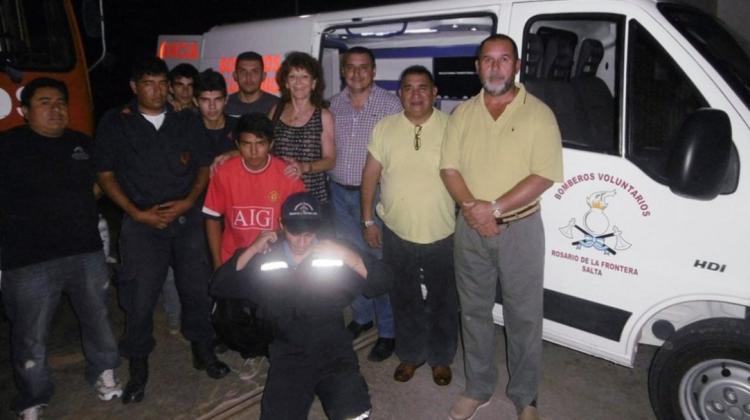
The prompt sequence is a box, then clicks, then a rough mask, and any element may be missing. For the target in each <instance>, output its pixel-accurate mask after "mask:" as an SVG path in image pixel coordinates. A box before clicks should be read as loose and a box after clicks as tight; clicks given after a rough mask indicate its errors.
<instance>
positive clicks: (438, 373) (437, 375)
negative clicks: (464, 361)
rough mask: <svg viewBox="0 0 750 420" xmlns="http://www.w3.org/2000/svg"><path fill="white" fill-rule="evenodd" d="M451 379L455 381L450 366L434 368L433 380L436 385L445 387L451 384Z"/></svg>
mask: <svg viewBox="0 0 750 420" xmlns="http://www.w3.org/2000/svg"><path fill="white" fill-rule="evenodd" d="M451 379H453V373H452V372H451V368H450V366H445V365H436V366H433V367H432V380H433V381H435V383H436V384H438V385H440V386H445V385H448V384H449V383H451Z"/></svg>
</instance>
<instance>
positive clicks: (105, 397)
mask: <svg viewBox="0 0 750 420" xmlns="http://www.w3.org/2000/svg"><path fill="white" fill-rule="evenodd" d="M94 387H95V388H96V393H97V394H98V395H99V399H100V400H102V401H109V400H111V399H112V398H119V397H121V396H122V387H120V384H119V383H118V382H117V378H116V377H115V371H114V370H112V369H107V370H105V371H104V372H102V374H101V375H99V378H98V379H97V380H96V384H95V385H94Z"/></svg>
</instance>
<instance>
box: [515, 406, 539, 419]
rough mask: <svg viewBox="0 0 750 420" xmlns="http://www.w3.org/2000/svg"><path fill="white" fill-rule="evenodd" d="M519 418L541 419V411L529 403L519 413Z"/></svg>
mask: <svg viewBox="0 0 750 420" xmlns="http://www.w3.org/2000/svg"><path fill="white" fill-rule="evenodd" d="M518 420H539V412H538V411H537V409H536V407H534V406H533V405H527V406H526V408H524V409H523V411H521V414H519V415H518Z"/></svg>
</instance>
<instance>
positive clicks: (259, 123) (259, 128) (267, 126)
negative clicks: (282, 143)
mask: <svg viewBox="0 0 750 420" xmlns="http://www.w3.org/2000/svg"><path fill="white" fill-rule="evenodd" d="M242 133H249V134H252V135H254V136H256V137H260V138H263V139H265V140H268V142H269V143H271V142H273V123H272V122H271V119H270V118H268V116H267V115H266V114H263V113H261V112H251V113H249V114H245V115H243V116H242V117H240V118H239V120H237V126H236V127H235V128H234V133H233V134H234V141H235V142H237V143H239V141H240V134H242Z"/></svg>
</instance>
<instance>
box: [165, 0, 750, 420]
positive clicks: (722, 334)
mask: <svg viewBox="0 0 750 420" xmlns="http://www.w3.org/2000/svg"><path fill="white" fill-rule="evenodd" d="M494 33H504V34H508V35H510V36H511V37H512V38H513V39H515V40H516V42H517V43H518V46H519V50H520V54H521V59H522V68H521V72H520V74H519V79H520V80H519V81H520V82H521V83H523V84H524V85H525V86H526V87H527V89H528V90H529V91H530V92H532V93H534V94H535V95H536V96H538V97H539V98H541V99H542V100H543V101H545V102H546V103H547V104H548V105H549V106H550V108H551V109H552V110H553V111H554V112H555V115H556V117H557V120H558V124H559V126H560V129H561V133H562V138H563V146H564V150H563V159H564V174H565V179H564V181H563V182H562V183H559V184H555V185H554V186H553V187H552V188H550V189H549V190H548V191H547V192H546V193H545V194H544V196H543V198H542V216H543V219H544V226H545V230H546V245H545V247H546V249H545V252H546V265H545V295H544V317H545V321H544V338H545V339H546V340H549V341H551V342H554V343H557V344H560V345H563V346H566V347H570V348H572V349H576V350H579V351H581V352H584V353H587V354H591V355H594V356H598V357H601V358H604V359H607V360H610V361H612V362H614V363H618V364H621V365H625V366H632V365H633V363H634V359H635V356H636V353H637V351H638V348H639V346H640V345H641V344H644V345H653V346H658V347H659V350H658V351H657V352H656V355H655V356H654V359H653V361H652V364H651V368H650V371H649V378H648V379H649V394H650V400H651V404H652V407H653V409H654V412H655V414H656V416H657V417H658V418H659V419H670V420H671V419H704V420H708V419H741V418H746V419H747V418H750V309H749V308H750V250H749V249H748V248H745V246H747V245H744V241H745V240H746V239H747V240H750V223H749V222H748V221H747V220H745V217H750V172H749V171H745V170H744V169H745V168H744V167H743V165H742V163H744V162H748V161H750V58H748V55H747V53H746V52H744V51H743V50H742V48H741V47H740V46H739V44H738V42H737V41H736V40H735V39H734V38H733V37H732V35H731V34H730V33H729V32H728V31H727V30H726V29H725V28H724V27H723V26H722V24H721V23H719V22H717V21H716V20H715V18H713V17H711V16H709V15H706V14H704V13H702V12H700V11H698V10H696V9H693V8H691V7H688V6H685V5H681V4H679V3H674V2H661V1H654V0H538V1H533V0H524V1H514V0H464V1H461V2H458V1H453V0H439V1H426V2H417V3H409V4H401V5H389V6H382V7H373V8H366V9H357V10H348V11H341V12H332V13H323V14H317V15H311V16H298V17H291V18H283V19H275V20H266V21H257V22H248V23H237V24H229V25H222V26H218V27H214V28H212V29H211V30H209V31H208V32H206V33H205V34H202V35H193V36H188V37H183V36H163V37H161V38H160V39H159V44H158V45H157V48H158V51H159V54H160V56H162V57H163V58H165V59H166V60H168V61H169V62H171V63H175V62H178V61H189V62H193V63H194V64H195V65H196V66H197V67H199V68H200V69H206V68H209V67H211V68H214V69H215V70H217V71H219V72H222V73H223V74H224V75H225V76H226V78H227V81H228V82H229V84H230V86H231V87H230V90H236V88H237V87H236V84H235V83H234V81H233V80H232V77H231V73H232V71H233V69H234V57H235V56H236V55H237V54H238V53H240V52H242V51H247V50H253V51H256V52H259V53H260V54H262V55H263V57H264V63H265V67H266V71H267V72H268V78H267V79H266V81H265V84H264V88H265V89H266V90H269V91H273V92H278V87H277V86H276V85H275V82H274V80H273V79H274V75H275V72H276V71H277V70H278V68H279V65H280V63H281V61H282V60H283V58H284V54H285V53H287V52H289V51H292V50H297V51H305V52H308V53H310V54H312V55H313V56H315V57H317V58H319V59H320V61H321V63H322V65H323V67H324V72H325V83H326V86H327V92H326V93H327V95H328V96H331V95H333V94H334V93H336V92H338V91H339V90H340V89H341V88H342V81H341V78H340V73H339V58H340V56H341V54H342V53H343V52H345V51H346V50H347V49H349V48H351V47H353V46H358V45H361V46H365V47H367V48H370V49H371V50H372V51H373V52H374V53H375V56H376V59H377V75H376V83H377V84H378V85H380V86H381V87H384V88H386V89H389V90H392V91H394V90H396V89H397V87H398V77H399V74H400V72H401V70H403V69H404V68H406V67H407V66H409V65H413V64H421V65H424V66H426V67H427V68H428V69H430V70H431V71H432V72H433V73H434V75H435V79H436V84H437V86H438V95H439V98H438V100H437V104H436V106H437V107H439V108H440V109H442V110H443V111H446V112H450V111H451V110H452V109H453V108H454V107H455V106H456V105H458V104H460V103H461V102H462V101H464V100H466V99H467V98H470V97H471V96H473V95H475V94H476V93H477V92H478V91H479V89H480V84H479V81H478V79H477V76H476V73H475V65H474V60H475V54H476V49H477V45H478V44H479V42H480V41H481V40H482V39H484V38H485V37H487V36H488V35H490V34H494ZM745 159H747V160H745ZM436 176H437V174H436ZM501 309H502V298H501V295H500V291H498V296H497V305H496V307H495V310H494V316H495V320H496V322H497V323H499V324H502V323H503V319H502V310H501Z"/></svg>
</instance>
